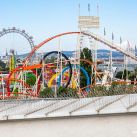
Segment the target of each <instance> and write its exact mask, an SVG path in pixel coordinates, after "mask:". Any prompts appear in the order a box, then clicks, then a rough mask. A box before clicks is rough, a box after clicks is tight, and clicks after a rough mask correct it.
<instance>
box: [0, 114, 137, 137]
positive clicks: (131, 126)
mask: <svg viewBox="0 0 137 137" xmlns="http://www.w3.org/2000/svg"><path fill="white" fill-rule="evenodd" d="M0 137H137V115H123V116H122V115H119V116H118V115H117V116H100V117H83V118H79V117H73V118H67V119H63V118H62V119H39V120H26V121H20V120H18V121H7V122H5V121H3V122H0Z"/></svg>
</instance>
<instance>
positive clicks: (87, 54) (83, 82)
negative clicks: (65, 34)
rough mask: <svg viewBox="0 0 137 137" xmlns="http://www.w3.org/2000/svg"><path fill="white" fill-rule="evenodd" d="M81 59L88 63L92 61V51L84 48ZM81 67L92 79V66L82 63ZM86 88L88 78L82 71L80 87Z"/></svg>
mask: <svg viewBox="0 0 137 137" xmlns="http://www.w3.org/2000/svg"><path fill="white" fill-rule="evenodd" d="M80 59H86V60H88V61H92V53H91V50H90V49H88V48H83V50H82V51H81V52H80ZM80 66H81V67H83V68H84V69H85V70H86V71H87V73H88V75H89V77H90V76H91V65H90V64H88V63H86V62H83V61H81V62H80ZM85 86H86V77H85V76H84V74H83V73H82V71H80V87H85Z"/></svg>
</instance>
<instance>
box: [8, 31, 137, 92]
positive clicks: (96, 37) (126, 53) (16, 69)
mask: <svg viewBox="0 0 137 137" xmlns="http://www.w3.org/2000/svg"><path fill="white" fill-rule="evenodd" d="M74 34H75V35H76V34H77V35H81V34H82V35H85V36H89V37H91V38H93V39H94V40H96V41H98V42H101V43H103V44H105V45H107V46H108V47H110V48H112V49H115V50H117V51H119V52H121V53H123V54H124V55H126V56H127V57H130V58H131V59H133V60H135V61H137V58H136V56H135V55H133V54H131V53H129V52H126V51H124V50H123V49H122V48H120V47H119V46H118V45H117V44H115V43H113V42H112V41H111V42H110V41H108V40H106V39H104V38H102V37H101V36H98V35H96V34H94V33H91V32H65V33H61V34H58V35H55V36H52V37H49V38H47V39H45V40H44V41H42V42H41V43H40V44H38V45H37V46H35V47H34V48H33V49H32V51H31V52H30V54H29V55H28V56H27V58H26V59H25V61H24V65H23V67H21V68H15V70H13V71H12V72H11V73H10V74H9V76H8V80H7V91H8V92H10V89H9V81H10V77H11V76H12V74H13V73H15V72H16V71H19V69H20V70H22V69H23V70H28V69H32V68H33V67H34V66H32V68H31V67H30V66H29V67H25V66H26V65H27V63H28V62H29V61H30V59H31V57H32V56H33V55H34V54H35V52H36V51H37V50H38V49H39V48H40V47H42V46H44V45H45V44H46V43H48V42H50V41H51V40H53V39H56V38H58V37H61V36H65V35H74ZM35 67H38V68H39V67H41V66H40V65H39V64H38V66H35Z"/></svg>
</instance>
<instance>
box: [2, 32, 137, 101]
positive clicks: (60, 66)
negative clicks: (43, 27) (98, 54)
mask: <svg viewBox="0 0 137 137" xmlns="http://www.w3.org/2000/svg"><path fill="white" fill-rule="evenodd" d="M67 35H72V36H73V35H76V36H77V37H78V39H79V40H78V43H77V44H78V49H77V51H76V52H75V53H76V55H75V57H74V58H68V57H67V56H66V55H65V54H64V53H63V52H60V51H51V52H49V53H46V55H45V56H43V57H42V58H41V61H40V62H39V63H38V64H34V63H33V61H32V60H33V57H34V55H35V53H36V51H37V50H38V49H40V48H41V47H42V46H46V45H47V43H48V42H50V41H52V40H54V39H57V38H60V37H63V36H67ZM83 37H87V38H89V40H90V41H92V44H93V42H98V43H101V44H104V45H105V46H108V47H109V48H111V49H114V50H116V51H119V52H121V53H122V54H123V55H124V56H125V57H126V58H130V59H132V60H134V61H135V62H136V61H137V58H136V56H135V55H134V54H132V53H130V52H126V51H125V50H124V49H122V48H121V47H120V46H119V45H117V44H115V43H114V42H113V41H108V40H106V39H105V38H103V37H100V36H99V35H96V34H94V33H91V32H89V31H82V32H65V33H61V34H58V35H55V36H52V37H49V38H47V39H45V40H44V41H42V42H41V43H39V44H38V45H36V46H34V47H32V50H31V52H30V53H29V55H28V56H27V57H26V58H25V59H24V61H23V63H22V66H19V67H16V68H14V69H12V70H11V71H10V73H9V74H8V75H7V76H6V77H4V76H1V77H0V81H1V85H2V86H1V87H2V88H1V94H0V98H1V99H11V98H38V97H39V94H40V91H41V90H42V89H44V88H45V87H49V88H51V89H52V90H53V91H54V93H55V96H54V97H56V94H57V89H58V88H59V87H60V86H61V87H62V86H63V87H65V88H66V89H67V88H73V89H75V90H76V92H77V93H78V94H83V95H84V97H86V93H88V92H90V90H91V89H92V88H93V87H95V86H98V85H99V86H100V85H101V86H108V87H109V86H110V85H111V84H112V82H113V80H112V79H113V72H112V68H111V67H112V66H110V68H109V69H108V70H104V71H101V72H100V71H99V70H98V64H101V63H102V62H103V61H100V62H99V61H98V60H97V59H96V58H94V56H95V54H94V53H93V56H92V57H93V58H94V59H93V61H89V60H87V59H81V58H80V51H81V49H82V44H83V43H82V39H83ZM51 59H52V61H51ZM80 62H84V63H85V64H87V65H89V66H90V67H91V74H90V75H89V74H88V73H87V72H86V70H85V68H83V67H81V66H80ZM111 63H112V62H111ZM81 70H82V72H83V74H84V75H85V77H86V80H87V85H86V86H85V87H81V86H80V82H81V81H80V71H81ZM13 76H14V77H13ZM13 81H14V82H13ZM132 82H134V83H135V82H136V81H132ZM117 83H122V82H121V81H117ZM128 83H131V82H129V81H124V84H128ZM11 87H12V88H11ZM134 88H135V86H134Z"/></svg>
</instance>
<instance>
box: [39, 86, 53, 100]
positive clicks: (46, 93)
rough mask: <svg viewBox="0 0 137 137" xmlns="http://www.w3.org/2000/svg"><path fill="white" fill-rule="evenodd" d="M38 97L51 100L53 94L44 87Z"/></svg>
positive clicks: (49, 89)
mask: <svg viewBox="0 0 137 137" xmlns="http://www.w3.org/2000/svg"><path fill="white" fill-rule="evenodd" d="M39 97H41V98H49V97H50V98H51V97H54V92H53V91H52V89H51V88H49V87H45V88H44V89H43V90H41V91H40V94H39Z"/></svg>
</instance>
